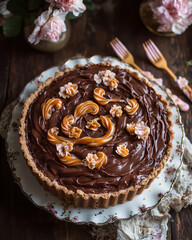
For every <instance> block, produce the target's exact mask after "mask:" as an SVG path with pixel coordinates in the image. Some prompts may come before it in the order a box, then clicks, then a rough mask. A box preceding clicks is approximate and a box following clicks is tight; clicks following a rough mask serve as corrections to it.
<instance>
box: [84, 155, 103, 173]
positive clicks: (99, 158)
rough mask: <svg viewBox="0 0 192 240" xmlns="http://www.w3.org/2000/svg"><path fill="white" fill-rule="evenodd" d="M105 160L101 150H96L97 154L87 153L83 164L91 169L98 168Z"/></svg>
mask: <svg viewBox="0 0 192 240" xmlns="http://www.w3.org/2000/svg"><path fill="white" fill-rule="evenodd" d="M106 162H107V156H106V155H105V153H103V152H97V154H92V153H88V154H87V157H86V158H85V160H83V164H84V165H85V166H87V167H88V168H90V169H91V170H93V169H94V168H96V169H100V168H101V167H102V166H104V165H105V164H106Z"/></svg>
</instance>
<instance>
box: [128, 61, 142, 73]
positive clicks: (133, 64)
mask: <svg viewBox="0 0 192 240" xmlns="http://www.w3.org/2000/svg"><path fill="white" fill-rule="evenodd" d="M131 65H132V66H133V67H134V68H136V69H137V70H139V71H140V72H141V73H142V74H143V75H144V72H143V70H142V69H141V68H140V67H139V66H137V64H135V63H131Z"/></svg>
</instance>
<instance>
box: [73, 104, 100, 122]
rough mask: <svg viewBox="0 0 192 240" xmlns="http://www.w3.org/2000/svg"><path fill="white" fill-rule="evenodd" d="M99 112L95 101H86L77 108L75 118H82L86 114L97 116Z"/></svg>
mask: <svg viewBox="0 0 192 240" xmlns="http://www.w3.org/2000/svg"><path fill="white" fill-rule="evenodd" d="M98 112H99V106H98V105H97V104H96V103H94V102H93V101H86V102H83V103H81V104H79V105H78V106H77V107H76V108H75V112H74V116H75V119H78V118H80V117H81V116H83V115H85V114H86V113H91V114H92V115H96V114H97V113H98Z"/></svg>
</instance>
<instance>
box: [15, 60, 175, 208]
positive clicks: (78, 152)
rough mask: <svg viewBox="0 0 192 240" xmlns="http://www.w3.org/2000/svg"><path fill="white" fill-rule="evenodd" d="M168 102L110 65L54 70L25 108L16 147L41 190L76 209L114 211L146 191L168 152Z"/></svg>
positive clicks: (135, 77)
mask: <svg viewBox="0 0 192 240" xmlns="http://www.w3.org/2000/svg"><path fill="white" fill-rule="evenodd" d="M170 117H171V112H170V110H169V108H168V103H167V102H166V101H165V100H163V99H162V98H161V95H158V94H157V93H156V92H155V90H154V89H153V87H152V86H151V85H150V84H149V83H148V82H147V81H146V80H145V79H144V78H143V79H142V78H140V77H139V75H138V74H137V73H136V72H131V71H130V70H129V69H122V68H121V67H120V66H111V65H110V64H108V63H100V64H93V63H89V64H87V65H85V66H83V65H76V66H75V67H74V68H73V69H66V70H65V71H64V72H58V73H56V74H55V76H54V77H52V78H49V79H48V80H47V81H46V82H45V83H43V84H41V85H40V86H39V88H38V89H37V91H35V92H34V93H33V94H31V95H30V96H29V98H28V99H27V100H26V102H25V104H24V108H23V111H22V118H21V120H20V130H19V133H20V144H21V149H22V151H23V153H24V157H25V159H26V160H27V164H28V166H29V167H30V168H31V169H32V171H33V173H34V175H35V176H36V177H37V179H38V180H39V182H40V184H42V185H43V186H44V188H45V189H47V190H48V191H50V192H51V193H52V194H54V195H57V196H58V197H59V198H60V199H62V200H64V201H65V202H67V203H68V204H73V205H74V206H75V207H84V208H88V207H92V208H98V207H104V208H107V207H108V206H115V205H116V204H118V203H124V202H125V201H128V200H129V201H131V200H133V199H134V197H135V196H136V195H137V194H141V193H142V192H143V190H144V189H146V188H148V187H149V186H150V184H151V183H152V182H153V180H154V179H155V178H156V177H157V175H158V174H159V173H160V172H161V170H162V169H163V167H164V165H165V163H166V161H167V160H168V158H169V156H170V151H171V148H172V139H173V135H174V133H173V131H172V122H171V119H170Z"/></svg>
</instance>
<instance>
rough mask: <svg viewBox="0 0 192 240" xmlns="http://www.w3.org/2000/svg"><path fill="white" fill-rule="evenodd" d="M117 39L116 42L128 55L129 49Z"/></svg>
mask: <svg viewBox="0 0 192 240" xmlns="http://www.w3.org/2000/svg"><path fill="white" fill-rule="evenodd" d="M115 39H116V41H117V44H118V46H120V47H121V48H122V49H123V50H124V51H125V52H128V53H129V51H128V49H127V48H126V47H125V45H124V44H123V43H122V42H121V41H120V40H119V39H118V38H115Z"/></svg>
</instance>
